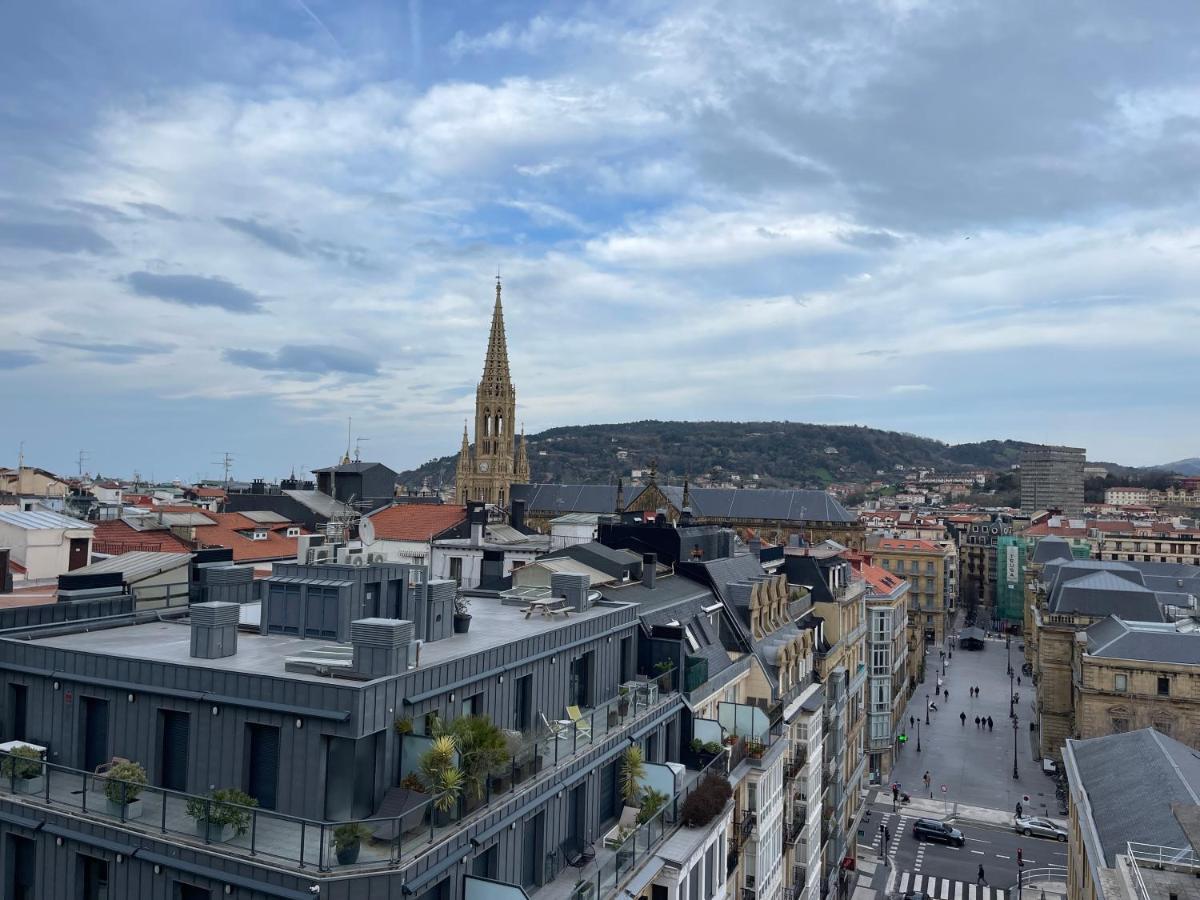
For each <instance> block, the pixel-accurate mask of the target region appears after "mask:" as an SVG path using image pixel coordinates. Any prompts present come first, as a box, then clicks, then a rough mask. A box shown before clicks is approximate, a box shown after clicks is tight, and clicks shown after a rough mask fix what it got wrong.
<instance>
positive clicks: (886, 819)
mask: <svg viewBox="0 0 1200 900" xmlns="http://www.w3.org/2000/svg"><path fill="white" fill-rule="evenodd" d="M892 818H893V815H892V813H889V812H885V813H883V814H882V815H881V816H880V817H879V824H880V825H881V826H883V828H887V829H888V830H890V831H891V833H892V842H891V843H890V844H888V845H887V847H886V848H883V847H881V846H880V845H881V844H882V843H883V830H882V828H876V829H875V836H874V838H873V839H872V840H871V849H872V850H874V851H875V852H876V853H877V854H878V855H880V856H884V855H886V856H888V857H894V856H895V855H896V851H897V850H899V849H900V838H901V837H903V836H904V832H905V830H906V829H907V828H908V822H909V819H910V818H911V817H910V816H909V814H908V813H900V814H899V815H898V816H896V821H895V822H893V821H892ZM921 849H922V850H923V849H924V845H923V844H922V845H921ZM885 850H886V854H885V852H884V851H885Z"/></svg>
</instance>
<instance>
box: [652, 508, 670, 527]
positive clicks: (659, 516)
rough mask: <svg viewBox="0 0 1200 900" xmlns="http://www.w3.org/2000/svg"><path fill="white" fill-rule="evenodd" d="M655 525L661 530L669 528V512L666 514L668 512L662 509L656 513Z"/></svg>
mask: <svg viewBox="0 0 1200 900" xmlns="http://www.w3.org/2000/svg"><path fill="white" fill-rule="evenodd" d="M654 524H655V525H657V526H658V527H659V528H666V527H667V512H666V510H663V509H660V510H659V511H658V512H656V513H655V514H654Z"/></svg>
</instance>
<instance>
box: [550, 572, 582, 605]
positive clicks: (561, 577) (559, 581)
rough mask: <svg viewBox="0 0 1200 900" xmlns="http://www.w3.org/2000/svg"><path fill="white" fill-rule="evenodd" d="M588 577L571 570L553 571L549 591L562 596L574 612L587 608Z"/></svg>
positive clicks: (556, 595)
mask: <svg viewBox="0 0 1200 900" xmlns="http://www.w3.org/2000/svg"><path fill="white" fill-rule="evenodd" d="M589 583H590V582H589V581H588V577H587V576H586V575H580V574H576V573H572V572H555V573H554V574H552V575H551V576H550V593H551V594H552V595H553V596H555V597H562V598H563V599H564V600H566V602H567V606H569V607H570V608H571V609H573V610H575V612H584V611H585V610H586V609H587V608H588V585H589Z"/></svg>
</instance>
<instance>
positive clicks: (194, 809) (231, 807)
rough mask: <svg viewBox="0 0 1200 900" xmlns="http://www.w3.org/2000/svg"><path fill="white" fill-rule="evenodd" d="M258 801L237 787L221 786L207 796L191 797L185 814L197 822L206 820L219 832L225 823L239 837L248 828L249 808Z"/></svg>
mask: <svg viewBox="0 0 1200 900" xmlns="http://www.w3.org/2000/svg"><path fill="white" fill-rule="evenodd" d="M255 806H258V801H257V800H255V799H254V798H253V797H251V796H250V795H249V794H247V793H244V792H243V791H239V790H238V789H237V788H221V789H220V790H216V791H212V792H211V793H210V794H209V795H208V797H207V798H205V797H192V798H191V799H189V800H188V802H187V814H188V815H189V816H191V817H192V818H193V819H195V820H196V823H197V824H203V823H204V822H205V821H207V822H208V823H209V824H210V825H212V826H214V828H215V829H216V830H217V831H218V832H219V831H220V830H221V829H222V828H224V827H225V826H226V825H229V826H231V827H232V828H233V831H234V833H235V834H237V835H238V836H239V837H240V836H241V835H243V834H245V833H246V832H247V831H249V830H250V809H248V808H247V807H251V808H252V807H255Z"/></svg>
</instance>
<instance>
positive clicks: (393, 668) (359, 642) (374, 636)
mask: <svg viewBox="0 0 1200 900" xmlns="http://www.w3.org/2000/svg"><path fill="white" fill-rule="evenodd" d="M412 640H413V623H412V622H410V621H408V620H407V619H356V620H355V621H353V622H351V623H350V643H351V645H352V646H353V647H354V671H355V672H357V673H358V674H359V675H364V676H366V677H367V678H382V677H383V676H385V675H398V674H400V673H401V672H404V671H407V670H408V647H409V644H411V643H412Z"/></svg>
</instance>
